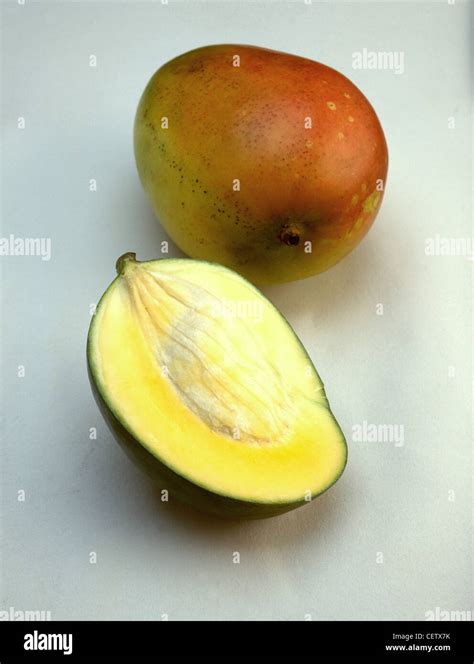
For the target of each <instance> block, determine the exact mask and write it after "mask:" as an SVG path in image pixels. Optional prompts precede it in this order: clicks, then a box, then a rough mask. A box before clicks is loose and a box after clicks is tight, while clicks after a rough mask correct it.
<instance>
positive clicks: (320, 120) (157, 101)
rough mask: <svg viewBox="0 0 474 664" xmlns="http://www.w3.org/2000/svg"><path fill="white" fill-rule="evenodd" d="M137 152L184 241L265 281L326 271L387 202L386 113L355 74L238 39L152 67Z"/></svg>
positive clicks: (165, 219)
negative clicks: (380, 117) (379, 112)
mask: <svg viewBox="0 0 474 664" xmlns="http://www.w3.org/2000/svg"><path fill="white" fill-rule="evenodd" d="M236 58H238V59H239V60H238V61H237V60H236ZM237 62H238V65H239V66H235V64H236V63H237ZM134 149H135V158H136V163H137V168H138V173H139V176H140V179H141V182H142V185H143V187H144V190H145V192H146V194H147V196H148V198H149V200H150V203H151V205H152V208H153V210H154V212H155V214H156V216H157V218H158V220H159V221H160V223H161V224H162V226H163V227H164V228H165V230H166V231H167V233H168V234H169V235H170V237H171V238H172V239H173V241H174V242H175V243H176V244H177V245H178V246H179V247H180V248H181V249H182V250H183V251H184V252H185V253H186V254H188V255H189V256H192V257H193V258H198V259H203V260H208V261H212V262H217V263H221V264H223V265H225V266H227V267H230V268H232V269H234V270H235V271H237V272H239V273H240V274H242V275H243V276H245V277H246V278H247V279H249V280H250V281H252V282H253V283H256V284H270V283H281V282H287V281H292V280H294V279H302V278H305V277H308V276H311V275H313V274H317V273H320V272H323V271H324V270H327V269H328V268H330V267H331V266H333V265H334V264H336V263H337V262H338V261H340V260H341V259H342V258H343V257H344V256H346V255H347V254H348V253H349V252H351V251H352V250H353V249H354V248H355V247H356V246H357V245H358V244H359V242H360V241H361V240H362V238H363V237H364V236H365V235H366V233H367V231H368V230H369V228H370V227H371V225H372V223H373V221H374V219H375V217H376V215H377V213H378V211H379V209H380V205H381V202H382V198H383V194H384V190H385V181H386V177H387V168H388V151H387V145H386V142H385V137H384V133H383V130H382V127H381V125H380V122H379V120H378V118H377V115H376V114H375V111H374V109H373V108H372V106H371V105H370V103H369V102H368V100H367V99H366V98H365V96H364V95H363V94H362V92H361V91H360V90H359V89H358V88H357V87H356V86H355V85H354V84H353V83H352V82H351V81H350V80H349V79H347V78H346V77H345V76H343V75H342V74H340V73H339V72H337V71H335V70H334V69H331V68H330V67H327V66H325V65H323V64H320V63H318V62H314V61H312V60H308V59H306V58H301V57H297V56H294V55H289V54H286V53H279V52H276V51H270V50H267V49H262V48H258V47H254V46H243V45H232V44H224V45H215V46H206V47H203V48H199V49H196V50H193V51H190V52H189V53H185V54H184V55H181V56H179V57H177V58H174V59H173V60H171V61H170V62H168V63H166V64H165V65H164V66H163V67H161V68H160V69H159V70H158V71H157V72H156V73H155V74H154V75H153V77H152V78H151V80H150V82H149V83H148V85H147V86H146V89H145V91H144V93H143V95H142V97H141V100H140V103H139V105H138V109H137V113H136V118H135V128H134Z"/></svg>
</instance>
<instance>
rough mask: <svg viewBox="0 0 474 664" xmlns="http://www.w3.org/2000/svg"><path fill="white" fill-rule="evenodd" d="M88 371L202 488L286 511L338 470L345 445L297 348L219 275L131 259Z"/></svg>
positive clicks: (112, 291) (266, 308) (272, 314)
mask: <svg viewBox="0 0 474 664" xmlns="http://www.w3.org/2000/svg"><path fill="white" fill-rule="evenodd" d="M89 362H90V364H91V366H92V369H93V374H94V380H95V382H96V385H97V389H98V390H99V392H100V393H101V395H102V397H103V399H104V400H105V401H106V403H107V405H108V407H109V408H110V410H111V411H112V413H113V414H114V415H115V417H116V418H117V419H119V420H120V422H121V423H122V424H123V425H124V426H125V428H126V429H127V430H128V431H129V432H130V433H131V434H132V436H133V437H134V438H135V439H136V440H137V441H139V443H140V444H141V445H143V446H144V447H145V448H146V449H147V450H148V451H149V452H150V453H151V454H152V455H153V456H155V457H156V458H158V459H159V460H160V461H161V462H162V463H164V464H165V465H166V466H168V467H169V468H171V469H172V470H173V471H174V472H175V473H177V474H178V475H180V476H181V477H184V478H186V479H187V480H189V481H190V482H192V483H194V484H196V485H198V486H201V487H204V488H206V489H207V490H208V491H211V492H213V493H217V494H219V495H222V496H227V497H231V498H235V499H239V500H244V501H252V502H258V503H272V502H275V503H290V502H293V501H298V500H304V499H305V498H306V499H307V500H308V499H310V498H311V497H314V496H315V495H317V494H318V493H320V492H321V491H323V490H324V489H326V488H327V487H328V486H329V485H330V484H332V483H333V482H334V481H335V479H337V477H338V476H339V474H340V473H341V472H342V469H343V467H344V463H345V458H346V446H345V441H344V438H343V436H342V433H341V431H340V429H339V427H338V425H337V423H336V422H335V420H334V417H333V416H332V414H331V412H330V410H329V408H328V402H327V399H326V396H325V393H324V388H323V385H322V383H321V381H320V379H319V377H318V375H317V373H316V371H315V369H314V367H313V365H312V364H311V362H310V360H309V358H308V356H307V355H306V353H305V351H304V349H303V348H302V346H301V345H300V343H299V341H298V340H297V338H296V336H295V335H294V333H293V331H292V330H291V328H290V327H289V325H288V324H287V323H286V321H285V320H284V319H283V318H282V317H281V315H280V314H279V313H278V312H277V310H276V309H275V308H274V307H273V306H272V305H271V303H270V302H268V300H266V299H265V298H264V297H263V296H262V295H261V293H259V291H257V290H256V289H255V288H254V287H253V286H251V284H249V283H248V282H246V281H245V280H244V279H242V278H241V277H239V276H238V275H236V274H234V273H232V272H230V271H229V270H226V269H225V268H222V267H220V266H217V265H212V264H209V263H201V262H198V261H190V260H160V261H152V262H148V263H136V262H134V261H128V262H127V263H126V264H125V265H124V267H123V270H122V273H121V274H120V275H119V277H118V278H117V279H116V280H115V281H114V282H113V284H112V285H111V287H110V288H109V289H108V291H107V292H106V294H105V295H104V297H103V299H102V301H101V303H100V306H99V308H98V311H97V313H96V315H95V318H94V322H93V325H92V327H91V333H90V349H89Z"/></svg>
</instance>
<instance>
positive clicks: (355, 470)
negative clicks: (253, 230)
mask: <svg viewBox="0 0 474 664" xmlns="http://www.w3.org/2000/svg"><path fill="white" fill-rule="evenodd" d="M2 13H3V17H2V18H3V48H2V58H3V86H2V87H3V107H2V115H3V172H2V222H3V223H2V236H3V237H8V236H9V234H10V233H13V234H14V235H15V236H17V237H46V238H51V241H52V256H51V260H50V261H42V260H41V258H40V257H21V256H17V257H2V258H1V260H0V266H1V268H2V272H3V275H2V283H3V320H2V356H3V357H2V368H1V372H2V373H1V377H2V387H3V404H4V408H3V413H4V420H3V423H2V426H3V435H2V467H1V485H2V508H1V516H2V533H1V540H2V547H3V559H2V567H1V572H2V579H1V580H2V595H1V602H0V608H2V609H5V608H6V609H8V608H9V607H10V606H11V607H14V608H15V609H19V610H33V609H43V610H49V611H51V616H52V618H53V619H125V618H131V619H159V618H160V616H161V615H162V614H164V613H166V614H168V615H169V618H170V620H173V619H289V620H293V619H294V620H301V619H304V617H305V615H306V614H311V616H312V618H313V619H372V618H376V619H424V618H425V614H426V612H427V611H434V610H436V607H440V609H441V610H457V611H465V610H469V609H470V608H471V606H470V603H471V564H470V559H471V548H470V531H471V463H470V462H471V443H470V416H469V412H470V390H469V385H470V380H469V379H470V375H471V368H472V362H471V352H472V350H471V328H470V316H469V306H470V297H469V294H470V288H469V276H470V270H471V267H472V262H470V261H469V260H468V259H466V257H465V256H429V255H426V253H425V243H426V240H427V239H428V238H433V237H435V236H436V235H437V234H439V235H440V236H442V237H446V238H459V237H464V238H468V237H470V235H471V229H470V222H469V220H470V205H471V201H470V178H471V157H470V140H471V133H470V132H471V128H470V106H469V104H470V97H469V85H470V83H469V61H468V52H469V6H468V5H467V4H464V3H462V2H459V0H458V1H457V2H456V3H455V4H454V5H449V4H448V3H447V2H439V3H428V2H425V3H411V2H398V3H380V2H370V3H362V2H353V3H344V4H343V3H322V4H319V3H317V2H313V4H312V5H305V4H304V3H303V2H295V3H286V2H273V3H269V2H268V3H267V2H178V1H173V0H170V2H169V4H168V5H164V6H163V5H161V4H160V3H159V2H154V3H153V2H137V3H132V2H121V3H119V2H107V3H98V2H94V3H92V2H90V3H87V2H73V3H69V2H62V3H59V2H58V3H55V2H41V3H38V2H32V1H30V0H26V4H25V5H23V6H22V5H19V4H17V2H14V1H12V2H6V3H4V4H3V7H2ZM220 42H236V43H250V44H255V45H259V46H267V47H270V48H274V49H278V50H284V51H288V52H292V53H295V54H299V55H303V56H307V57H310V58H313V59H316V60H320V61H322V62H324V63H326V64H328V65H331V66H333V67H335V68H336V69H338V70H340V71H341V72H343V73H344V74H346V75H347V76H349V77H350V78H351V79H352V80H353V81H354V83H356V85H358V86H359V87H360V88H361V89H362V91H363V92H364V93H365V94H366V95H367V97H368V98H369V99H370V101H371V102H372V104H373V105H374V107H375V109H376V111H377V113H378V115H379V117H380V120H381V122H382V125H383V127H384V129H385V133H386V137H387V141H388V145H389V150H390V168H389V178H388V187H387V193H386V197H385V200H384V203H383V206H382V210H381V212H380V214H379V217H378V219H377V221H376V223H375V226H374V228H373V229H372V231H371V232H370V234H369V235H368V237H367V238H366V239H365V240H364V242H363V243H362V245H361V246H360V247H359V248H358V249H357V250H356V251H355V252H353V254H352V255H351V256H349V257H348V258H346V259H345V260H344V261H343V262H342V263H341V264H339V265H338V266H336V267H335V268H333V269H332V270H330V271H329V272H327V273H326V274H323V275H321V276H318V277H314V278H312V279H308V280H306V281H302V282H299V283H293V284H289V285H285V286H274V287H271V288H266V289H265V293H266V294H267V295H268V296H269V297H270V299H271V300H272V301H273V302H274V303H275V304H276V305H277V306H278V307H279V308H280V309H281V310H282V312H283V314H284V315H285V316H286V317H287V318H288V319H289V320H290V322H291V323H292V325H293V326H294V328H295V330H296V331H297V333H298V334H299V336H300V337H301V339H302V341H303V343H304V345H305V346H306V348H307V349H308V351H309V353H310V355H311V357H312V359H313V361H314V363H315V365H316V367H317V368H318V370H319V372H320V374H321V376H322V378H323V380H324V382H325V385H326V389H327V393H328V397H329V399H330V402H331V405H332V407H333V410H334V413H335V415H336V417H337V419H338V420H339V422H340V424H341V426H342V429H343V430H344V432H345V434H346V436H347V439H348V444H349V464H348V467H347V469H346V471H345V473H344V475H343V477H342V478H341V480H340V481H339V482H338V483H337V484H336V485H335V486H334V487H333V488H332V489H331V490H330V491H329V492H328V493H326V494H325V495H324V496H322V497H321V498H319V499H318V500H316V501H315V502H314V503H312V504H311V505H309V506H306V507H304V508H302V509H299V510H296V511H295V512H292V513H289V514H287V515H284V516H281V517H278V518H274V519H270V520H267V521H260V522H249V523H231V522H229V523H225V522H224V523H223V522H220V521H217V520H215V519H212V518H208V517H206V516H201V515H198V514H195V513H193V512H192V511H190V510H187V509H184V508H181V507H178V506H175V505H173V504H169V505H166V504H165V505H163V504H162V503H160V500H159V496H158V494H157V492H156V490H154V489H153V487H152V486H151V485H150V484H149V483H148V480H146V478H144V477H143V476H142V475H141V474H140V472H139V471H138V470H137V469H135V467H134V466H133V465H132V464H130V462H129V461H128V459H127V458H126V457H125V455H124V454H123V453H122V451H121V450H120V449H119V447H118V446H117V445H116V443H115V442H113V440H112V437H111V434H110V433H109V432H108V430H107V428H106V426H105V424H104V423H103V421H102V420H101V416H100V414H99V412H98V410H97V408H96V405H95V403H94V401H93V399H92V396H91V393H90V389H89V384H88V380H87V375H86V362H85V342H86V335H87V330H88V326H89V322H90V315H89V309H90V306H91V304H92V303H94V302H97V300H98V298H99V296H100V295H101V293H102V292H103V290H105V288H106V286H107V285H108V283H109V282H110V281H111V280H112V279H113V277H114V262H115V259H116V258H117V257H118V256H119V255H121V254H122V253H124V252H125V251H136V252H137V254H138V257H139V258H140V259H142V260H143V259H149V258H154V257H157V256H158V255H159V247H160V241H161V240H162V239H163V238H165V235H164V233H163V231H162V230H161V228H160V226H159V225H158V224H157V223H156V221H155V220H154V218H153V215H152V213H151V210H150V209H149V206H148V204H147V202H146V200H145V196H144V194H143V192H142V190H141V187H140V184H139V181H138V177H137V175H136V170H135V164H134V160H133V153H132V142H131V139H132V124H133V117H134V113H135V109H136V105H137V103H138V99H139V96H140V94H141V92H142V90H143V88H144V86H145V84H146V82H147V81H148V79H149V77H150V76H151V74H152V73H153V72H154V71H155V70H156V69H157V68H158V67H159V66H161V65H162V64H163V63H164V62H166V61H167V60H168V59H170V58H172V57H174V56H175V55H178V54H179V53H181V52H184V51H187V50H190V49H191V48H194V47H197V46H200V45H204V44H208V43H220ZM363 48H367V49H369V50H375V51H377V50H380V51H403V52H404V57H405V71H404V73H403V74H401V75H397V74H395V73H394V72H393V71H387V70H385V71H372V70H371V71H367V70H354V69H353V68H352V53H353V52H354V51H359V50H362V49H363ZM91 54H94V55H96V56H97V67H95V68H91V67H89V57H90V55H91ZM18 117H24V118H25V121H26V127H25V129H23V130H21V129H18V128H17V122H18ZM450 117H454V118H455V128H451V129H450V128H448V122H449V118H450ZM91 178H95V179H96V180H97V188H98V190H97V192H91V191H89V180H90V179H91ZM171 254H172V255H180V253H179V251H178V250H177V249H175V248H173V249H172V250H171ZM377 304H383V307H384V308H383V315H377V310H376V307H377ZM19 365H23V366H24V367H25V370H26V375H25V377H24V378H19V377H18V367H19ZM364 421H367V422H368V423H374V424H392V425H403V427H404V445H403V446H397V445H396V444H395V441H392V442H383V441H380V442H357V441H354V440H353V439H352V438H353V436H352V432H353V427H354V426H356V425H358V424H362V423H363V422H364ZM90 427H97V431H98V436H97V440H90V438H89V429H90ZM21 490H24V491H25V492H26V500H25V501H24V502H22V501H19V500H18V492H19V491H21ZM235 551H238V552H240V556H241V562H240V564H233V562H232V556H233V552H235ZM90 552H96V554H97V563H96V564H90V562H89V556H90ZM380 553H382V554H383V562H377V560H379V561H381V560H382V559H381V557H380Z"/></svg>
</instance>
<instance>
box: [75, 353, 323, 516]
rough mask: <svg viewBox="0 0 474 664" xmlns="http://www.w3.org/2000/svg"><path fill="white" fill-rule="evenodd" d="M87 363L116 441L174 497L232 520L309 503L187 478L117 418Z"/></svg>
mask: <svg viewBox="0 0 474 664" xmlns="http://www.w3.org/2000/svg"><path fill="white" fill-rule="evenodd" d="M87 366H88V374H89V381H90V384H91V389H92V393H93V395H94V398H95V401H96V403H97V406H98V407H99V410H100V412H101V413H102V416H103V418H104V420H105V421H106V423H107V425H108V427H109V429H110V431H111V432H112V434H113V435H114V437H115V439H116V441H117V442H118V443H119V445H120V447H121V448H122V449H123V450H124V452H125V453H126V454H127V456H128V457H129V458H130V459H131V460H132V461H133V462H134V463H135V464H136V465H137V466H138V467H139V468H140V469H141V470H142V471H144V472H145V473H146V474H147V475H148V476H149V477H150V478H151V479H152V480H153V482H154V484H155V485H156V487H157V488H159V489H161V490H163V489H166V490H167V491H168V493H169V495H170V499H171V500H174V499H176V500H179V502H181V503H185V504H187V505H190V506H191V507H193V508H194V509H197V510H198V511H201V512H205V513H207V514H212V515H214V516H219V517H223V518H230V519H265V518H267V517H272V516H278V515H279V514H283V513H284V512H289V511H290V510H293V509H296V508H297V507H300V506H302V505H307V504H308V502H307V501H304V500H303V501H300V502H295V503H287V504H279V503H275V504H269V503H251V502H246V501H245V502H244V501H241V500H235V499H234V498H226V497H224V496H219V495H217V494H215V493H211V492H210V491H206V490H205V489H203V488H201V487H199V486H197V485H196V484H193V483H192V482H189V481H188V480H186V479H184V478H183V477H181V476H180V475H178V474H177V473H175V472H173V471H172V470H171V469H170V468H168V467H167V466H165V465H164V464H163V463H161V461H159V459H157V458H156V457H155V456H153V455H152V454H151V453H150V452H148V450H147V449H145V447H143V445H140V443H139V442H137V441H136V440H135V438H134V437H133V436H132V435H131V434H130V433H129V432H128V431H127V430H126V429H125V427H124V426H123V425H122V424H121V423H120V422H119V421H118V419H117V418H116V417H115V416H114V414H113V413H112V412H111V410H110V409H109V407H108V406H107V403H106V402H105V401H104V399H103V398H102V396H101V395H100V393H99V392H98V390H97V387H96V385H95V381H94V376H93V372H92V369H91V366H90V363H89V362H88V363H87ZM328 488H329V487H328ZM320 495H321V494H320Z"/></svg>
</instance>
